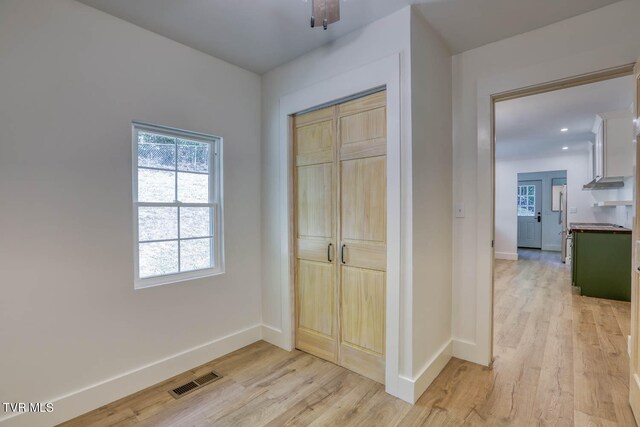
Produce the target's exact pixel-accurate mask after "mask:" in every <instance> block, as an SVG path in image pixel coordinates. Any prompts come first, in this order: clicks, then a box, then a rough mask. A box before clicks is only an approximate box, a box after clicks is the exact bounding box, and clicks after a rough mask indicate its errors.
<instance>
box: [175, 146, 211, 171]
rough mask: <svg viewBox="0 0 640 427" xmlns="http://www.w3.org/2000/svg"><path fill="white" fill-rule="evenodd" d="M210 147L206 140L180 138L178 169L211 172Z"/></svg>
mask: <svg viewBox="0 0 640 427" xmlns="http://www.w3.org/2000/svg"><path fill="white" fill-rule="evenodd" d="M209 147H211V144H207V143H206V142H196V141H189V140H187V139H178V170H181V171H189V172H204V173H207V172H209Z"/></svg>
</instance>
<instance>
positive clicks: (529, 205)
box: [518, 185, 536, 216]
mask: <svg viewBox="0 0 640 427" xmlns="http://www.w3.org/2000/svg"><path fill="white" fill-rule="evenodd" d="M535 214H536V186H535V185H518V216H535Z"/></svg>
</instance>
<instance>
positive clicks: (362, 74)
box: [270, 54, 413, 403]
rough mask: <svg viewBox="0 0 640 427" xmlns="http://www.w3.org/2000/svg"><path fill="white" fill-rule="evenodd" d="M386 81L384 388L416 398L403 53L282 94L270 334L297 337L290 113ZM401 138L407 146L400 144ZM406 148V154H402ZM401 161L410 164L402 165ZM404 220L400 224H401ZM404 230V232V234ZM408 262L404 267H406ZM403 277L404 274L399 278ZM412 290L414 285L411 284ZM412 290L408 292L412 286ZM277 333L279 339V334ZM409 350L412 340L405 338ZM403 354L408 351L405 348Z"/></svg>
mask: <svg viewBox="0 0 640 427" xmlns="http://www.w3.org/2000/svg"><path fill="white" fill-rule="evenodd" d="M381 87H384V88H385V89H386V92H387V289H386V308H385V311H386V316H385V319H386V326H385V347H386V359H385V391H386V392H387V393H389V394H391V395H393V396H396V397H399V398H401V399H403V400H407V401H411V402H412V403H413V396H404V395H400V394H401V391H400V387H399V383H400V381H401V378H400V375H401V372H400V331H401V324H402V323H404V324H407V322H408V323H409V324H410V322H411V319H410V318H409V319H405V318H404V317H406V316H402V315H401V312H400V296H401V294H404V295H406V294H407V293H406V292H401V289H403V290H404V289H407V288H408V287H410V285H411V271H410V268H408V267H410V266H411V263H410V259H406V258H408V257H409V256H410V251H407V250H406V249H404V250H403V248H408V249H410V248H411V246H412V242H411V228H410V224H411V221H410V219H411V216H410V215H411V210H410V209H402V210H401V206H406V204H407V202H406V197H407V196H408V194H407V191H401V183H402V182H410V176H411V168H410V165H411V157H410V156H411V150H410V142H411V141H410V140H409V139H408V136H409V135H410V134H408V133H403V135H407V136H405V138H404V140H403V139H401V134H400V128H401V115H400V101H401V100H400V54H393V55H391V56H388V57H386V58H383V59H381V60H378V61H375V62H373V63H371V64H368V65H366V66H364V67H361V68H357V69H354V70H351V71H347V72H345V73H343V74H340V75H338V76H335V77H332V78H330V79H328V80H324V81H321V82H318V83H316V84H314V85H311V86H309V87H306V88H303V89H300V90H298V91H296V92H293V93H290V94H288V95H285V96H283V97H281V98H280V108H279V117H278V119H279V121H280V126H279V130H280V138H279V139H280V144H279V147H280V152H279V162H280V165H281V166H283V167H281V168H280V184H279V185H280V190H281V192H280V194H281V200H279V202H278V204H279V206H280V224H281V230H287V233H283V236H282V237H281V247H280V254H281V256H280V260H281V264H280V271H281V277H282V283H281V288H280V289H281V296H282V299H281V304H282V310H281V312H282V319H281V331H279V332H280V333H277V331H276V332H274V333H271V334H270V338H271V339H272V342H273V343H275V344H277V345H279V346H280V347H283V348H285V349H288V350H292V349H293V347H294V343H295V339H294V333H295V328H294V325H295V323H294V322H295V309H294V308H295V300H294V277H293V274H294V273H293V271H294V269H293V266H294V263H293V261H294V260H293V257H294V251H293V248H294V246H293V238H294V236H293V229H292V228H293V193H292V191H293V169H292V168H291V165H292V162H293V158H292V148H293V147H292V142H293V134H292V119H291V115H293V114H295V113H298V112H300V111H305V110H309V109H311V108H314V107H316V106H319V105H328V104H329V103H332V102H336V101H337V100H341V99H345V98H346V97H350V96H354V94H361V93H365V92H368V91H371V90H374V89H376V88H381ZM401 144H402V145H403V146H404V145H407V144H408V145H409V149H407V150H402V151H401V150H400V147H401ZM401 153H402V154H401ZM401 155H402V156H404V157H403V158H402V164H403V165H404V164H407V165H409V166H408V167H403V169H402V170H401V168H400V163H401ZM401 225H402V227H401ZM401 233H404V234H401ZM401 253H405V254H407V255H406V257H405V261H407V262H406V263H403V264H401V256H400V254H401ZM403 267H404V268H403ZM401 278H402V279H401ZM408 290H409V291H410V289H408ZM409 295H410V292H409ZM276 337H277V339H276ZM407 346H408V350H406V349H403V352H407V351H409V352H410V350H411V347H410V343H408V344H407ZM403 354H404V353H403Z"/></svg>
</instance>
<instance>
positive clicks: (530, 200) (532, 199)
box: [529, 196, 536, 205]
mask: <svg viewBox="0 0 640 427" xmlns="http://www.w3.org/2000/svg"><path fill="white" fill-rule="evenodd" d="M535 204H536V196H529V205H535Z"/></svg>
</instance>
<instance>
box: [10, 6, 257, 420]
mask: <svg viewBox="0 0 640 427" xmlns="http://www.w3.org/2000/svg"><path fill="white" fill-rule="evenodd" d="M0 76H2V78H1V79H0V199H1V200H2V207H3V208H2V212H1V213H0V236H2V237H1V238H0V271H1V272H2V273H1V274H2V276H1V279H0V280H1V281H2V283H1V286H0V288H1V290H2V297H1V298H0V342H1V343H2V344H0V346H1V350H0V396H1V399H0V400H2V401H3V402H34V401H35V402H37V401H43V402H46V401H51V400H56V399H58V398H59V397H61V396H66V397H65V398H63V399H60V400H56V402H55V411H54V412H53V414H50V415H47V416H33V417H31V416H20V417H17V418H13V419H11V421H10V423H11V424H14V423H15V424H16V425H18V424H22V425H29V426H36V425H39V424H44V425H51V424H55V423H56V422H59V421H62V420H64V419H65V418H67V417H69V416H74V415H78V414H79V413H81V412H84V411H86V410H89V409H92V408H93V407H96V406H99V405H100V404H103V403H107V402H109V401H112V400H114V399H116V398H119V397H121V396H123V395H126V394H128V393H130V392H133V391H136V390H139V389H141V388H144V387H145V386H147V385H150V384H153V383H156V382H158V381H160V380H162V379H164V378H167V377H170V376H172V375H174V374H176V373H178V372H182V371H184V370H186V369H190V368H192V367H193V366H195V365H197V364H199V363H203V362H205V361H208V360H211V359H213V358H215V357H217V356H219V355H220V354H221V353H225V352H228V351H231V350H233V349H234V348H237V347H239V346H242V345H245V344H248V343H250V342H252V341H255V340H257V339H259V338H260V327H259V324H260V323H261V318H260V312H261V288H260V263H261V254H260V251H261V248H260V245H259V244H258V241H259V239H260V194H259V192H260V168H261V166H260V114H261V112H260V97H261V81H260V77H259V76H257V75H255V74H253V73H250V72H247V71H244V70H242V69H240V68H238V67H235V66H232V65H230V64H227V63H225V62H222V61H220V60H217V59H215V58H212V57H210V56H207V55H204V54H202V53H199V52H197V51H195V50H192V49H190V48H188V47H185V46H183V45H180V44H177V43H175V42H173V41H170V40H168V39H165V38H163V37H161V36H158V35H156V34H153V33H151V32H148V31H146V30H143V29H141V28H139V27H136V26H133V25H131V24H129V23H126V22H124V21H121V20H119V19H117V18H114V17H112V16H110V15H107V14H105V13H102V12H99V11H97V10H95V9H93V8H90V7H88V6H85V5H82V4H80V3H76V2H74V1H72V0H47V1H39V0H3V1H1V2H0ZM132 120H142V121H148V122H152V123H159V124H164V125H168V126H174V127H179V128H185V129H189V130H194V131H200V132H206V133H212V134H215V135H221V136H222V137H224V144H225V148H224V155H225V158H224V168H225V197H226V200H225V209H226V217H225V218H226V223H225V230H226V234H225V237H226V260H227V262H226V270H227V272H226V274H225V275H223V276H219V277H210V278H205V279H199V280H194V281H193V282H190V283H180V284H174V285H167V286H160V287H156V288H150V289H144V290H134V287H133V236H132V230H133V224H132V201H131V161H132V160H131V129H130V124H131V121H132ZM239 331H244V332H242V333H240V334H236V333H237V332H239ZM229 335H231V337H228V336H229ZM218 339H220V340H219V341H216V340H218ZM199 346H202V347H199ZM198 347H199V348H198ZM191 350H193V351H191ZM179 353H183V354H179ZM178 354H179V355H178ZM174 355H178V357H175V358H172V356H174ZM165 358H168V359H167V360H162V359H165ZM158 361H161V363H160V364H159V365H153V364H154V363H155V362H158ZM141 368H142V369H141ZM139 369H141V370H139ZM121 375H124V377H122V378H119V379H115V380H114V381H111V382H109V380H110V379H113V378H114V377H118V376H121ZM102 381H106V383H104V384H101V385H99V386H98V387H95V388H91V387H92V386H93V385H96V384H97V383H99V382H102ZM85 387H89V388H90V389H89V390H86V391H84V392H83V393H80V394H79V395H75V394H74V393H75V392H76V391H78V390H80V389H83V388H85ZM69 394H71V395H70V396H67V395H69ZM3 415H4V414H3ZM1 416H2V415H0V417H1Z"/></svg>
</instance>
